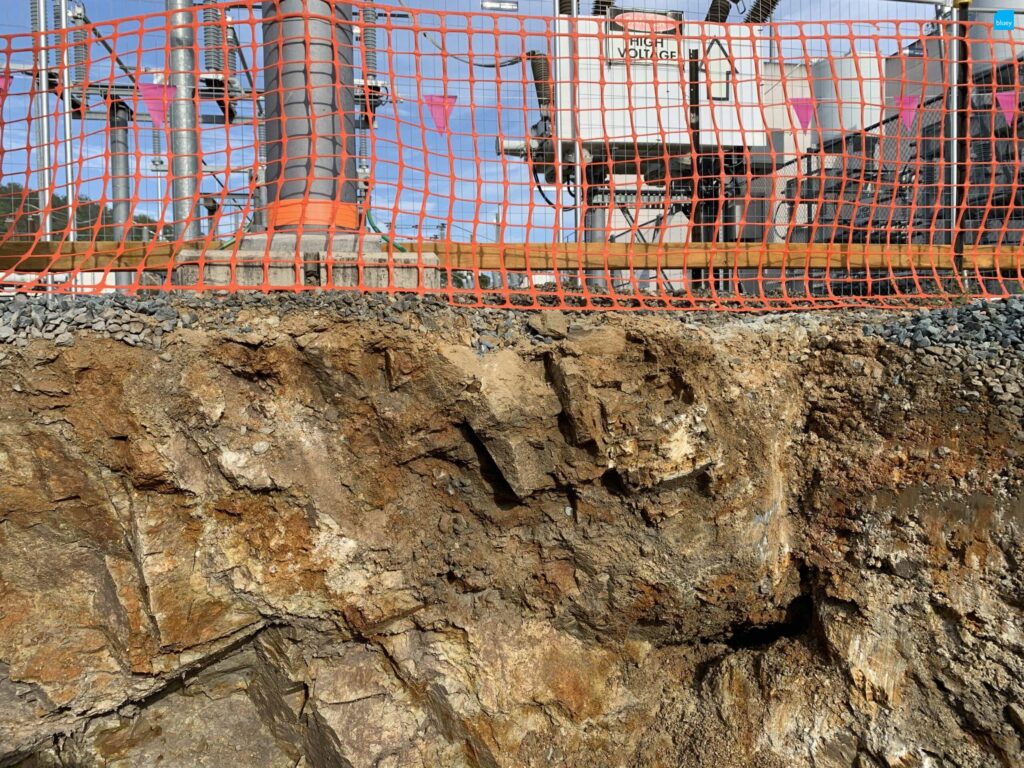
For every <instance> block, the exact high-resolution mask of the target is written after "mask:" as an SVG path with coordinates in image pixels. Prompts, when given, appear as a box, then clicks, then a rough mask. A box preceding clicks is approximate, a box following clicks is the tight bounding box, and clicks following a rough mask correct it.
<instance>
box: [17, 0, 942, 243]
mask: <svg viewBox="0 0 1024 768" xmlns="http://www.w3.org/2000/svg"><path fill="white" fill-rule="evenodd" d="M747 2H748V3H749V2H752V0H747ZM48 4H49V2H48ZM408 4H409V5H410V6H413V7H416V8H421V9H424V11H426V12H427V13H426V15H424V16H422V17H421V24H422V25H424V26H431V25H436V24H437V23H438V21H439V19H438V17H436V16H434V15H433V14H430V13H429V11H430V10H433V9H437V8H439V7H443V8H444V9H445V11H446V12H448V13H456V14H458V13H460V12H467V13H468V12H479V2H478V1H474V0H445V2H443V3H440V2H437V0H419V1H418V2H417V0H409V2H408ZM623 4H624V5H625V4H626V3H623ZM628 5H629V6H630V7H633V8H636V7H644V8H647V9H651V10H665V9H675V10H682V11H683V12H684V14H685V15H686V16H687V17H689V18H694V17H703V13H704V10H705V6H706V3H705V2H696V1H695V0H684V2H681V3H678V2H672V3H670V2H662V1H661V0H637V1H636V2H633V3H629V4H628ZM5 6H6V7H5V11H7V13H6V14H4V17H3V20H2V21H0V35H15V34H19V33H25V32H27V31H28V29H29V19H28V2H27V0H7V3H5ZM551 6H552V3H551V2H548V1H543V2H542V1H541V0H520V13H521V14H522V16H533V15H535V16H545V15H547V14H549V13H550V9H551ZM391 7H394V8H395V9H396V10H401V9H400V8H399V7H398V6H397V4H395V5H393V6H391ZM86 8H87V12H88V14H89V16H90V18H91V20H93V21H94V22H101V21H106V20H113V19H117V18H123V17H125V16H134V15H139V14H148V13H160V12H162V11H163V9H164V2H163V0H88V2H87V3H86ZM930 14H931V8H930V7H928V6H914V5H907V4H900V3H894V2H881V1H879V0H837V1H836V2H829V3H824V2H820V0H783V2H782V4H781V5H780V7H779V9H778V11H777V13H776V19H777V20H780V21H781V20H801V19H804V20H805V19H810V18H813V19H824V18H831V19H837V18H845V19H868V20H870V19H880V18H928V17H929V15H930ZM466 19H467V17H465V16H454V17H452V16H449V17H447V19H446V25H449V26H452V27H459V26H463V27H464V26H465V25H466V24H467V21H466ZM403 23H404V22H401V21H398V20H396V21H395V25H396V28H395V30H394V31H392V32H391V38H390V47H391V50H392V51H394V52H396V53H398V54H400V53H401V52H403V51H405V52H408V51H412V50H415V49H417V48H418V49H419V50H420V51H421V52H422V54H421V62H420V71H419V73H418V77H417V76H415V75H416V73H414V72H413V69H412V63H411V62H412V59H411V57H402V56H400V55H398V56H396V57H395V58H394V59H390V61H391V62H392V64H393V66H392V67H391V72H390V77H388V76H384V77H385V78H386V79H388V80H389V81H390V82H391V84H392V85H393V86H394V88H395V90H396V91H397V96H398V97H400V98H401V99H403V100H400V101H397V102H396V103H394V104H391V105H389V106H386V107H385V108H383V109H382V110H381V111H380V112H379V113H378V124H377V129H376V131H375V133H374V142H375V151H374V155H375V157H376V158H377V165H376V167H375V169H374V174H373V178H374V182H375V192H374V198H373V206H374V210H375V212H376V216H377V218H378V219H379V220H381V222H382V223H386V224H388V225H389V226H391V227H393V228H394V230H395V232H396V234H398V235H399V236H414V235H416V233H417V230H418V229H419V223H420V222H421V221H422V222H423V226H422V233H423V234H424V235H425V236H429V235H430V234H432V233H433V232H434V231H435V228H436V226H437V225H438V224H440V223H441V222H444V221H447V220H449V219H451V220H452V223H451V226H452V230H451V237H452V239H455V240H472V239H476V240H480V241H488V240H492V239H493V238H494V234H493V225H492V224H491V223H490V222H492V221H493V219H494V217H495V214H498V215H499V216H500V217H502V218H503V220H504V222H505V227H506V230H505V233H504V236H505V239H506V240H508V241H516V240H522V239H525V238H526V237H528V236H529V237H530V239H551V238H552V237H559V238H561V237H562V234H561V233H555V232H553V224H554V215H553V213H552V211H551V209H550V208H548V207H547V206H546V205H544V204H543V202H542V201H541V200H540V198H539V197H538V195H537V194H536V193H535V191H534V189H533V186H532V179H531V178H530V177H529V174H528V172H527V168H526V166H525V164H524V163H522V162H520V161H517V160H514V159H502V158H500V157H499V156H497V155H496V153H495V151H494V145H495V139H496V138H498V137H506V138H521V137H522V136H523V135H524V132H525V130H526V129H527V128H528V127H529V125H530V124H532V123H533V122H535V121H536V120H537V119H538V118H539V112H538V111H537V106H536V102H535V100H534V97H533V91H532V87H530V86H529V83H528V80H529V76H528V74H525V73H524V71H523V69H522V68H521V67H512V68H508V69H505V70H502V73H501V82H499V81H498V80H497V79H496V78H495V75H494V73H493V71H492V70H486V69H481V68H476V67H474V68H470V67H468V66H467V65H465V64H462V63H460V62H458V61H455V60H452V59H449V60H448V61H447V62H446V63H445V64H444V65H442V60H441V59H442V57H441V56H440V55H438V52H437V51H436V50H434V49H433V48H432V46H431V45H430V44H429V43H428V42H426V41H424V40H423V38H422V37H419V38H418V39H417V37H416V36H415V35H413V34H412V33H411V32H409V31H402V30H401V29H399V27H400V26H401V25H402V24H403ZM472 26H473V27H474V29H476V30H478V31H477V32H475V33H474V34H473V35H472V36H471V37H472V46H473V49H474V51H475V53H476V54H477V55H480V56H483V57H485V58H489V59H490V60H493V52H494V47H495V40H499V36H498V35H497V34H495V33H491V32H489V31H488V32H485V31H483V30H484V29H489V28H496V29H497V30H499V31H504V32H505V35H503V36H501V37H500V41H499V42H498V43H497V45H498V48H499V49H500V51H501V52H502V54H519V53H521V52H522V51H523V50H529V49H530V48H534V47H543V46H544V38H542V37H541V38H531V37H529V35H528V34H527V33H528V32H530V31H534V30H540V29H543V28H544V26H545V22H543V21H541V20H535V21H524V20H523V19H522V18H521V17H515V16H506V17H502V18H501V19H500V20H499V21H498V22H497V27H492V23H491V22H489V21H488V20H486V19H475V20H474V23H473V25H472ZM252 28H256V25H252ZM239 29H240V30H241V34H242V42H243V45H245V44H246V43H247V42H249V40H250V39H251V38H249V36H248V34H247V33H246V31H245V30H246V29H247V27H245V26H244V25H242V26H240V27H239ZM860 29H861V28H858V27H854V28H853V31H854V34H856V33H857V32H858V31H859V30H860ZM862 29H863V33H867V32H869V31H870V28H869V27H867V26H865V27H863V28H862ZM131 39H132V38H128V39H127V40H129V41H130V40H131ZM134 40H135V45H138V41H139V38H138V37H135V38H134ZM469 44H470V36H468V35H466V34H459V33H454V34H450V35H447V36H446V45H447V46H448V49H449V51H450V52H458V53H462V52H464V51H465V50H466V48H467V46H468V45H469ZM142 45H143V46H144V47H146V48H156V49H158V48H159V46H160V42H159V39H157V40H156V42H154V41H153V38H152V37H147V38H145V39H144V42H143V43H142ZM22 46H23V47H24V41H22ZM129 53H130V52H129ZM159 54H160V52H159V50H155V51H150V52H148V53H146V54H145V55H143V56H141V60H142V64H144V65H148V66H153V67H155V68H159V66H160V60H161V56H160V55H159ZM93 55H94V56H99V52H98V50H96V51H95V52H94V54H93ZM12 58H13V59H14V60H16V61H17V60H22V61H24V60H26V56H25V55H20V56H19V55H15V56H13V57H12ZM380 60H381V64H380V68H381V70H385V69H387V68H388V62H389V57H388V56H387V55H386V54H385V53H383V52H382V54H381V59H380ZM250 63H251V61H250ZM442 66H443V67H444V68H445V69H446V70H447V79H448V83H447V86H445V85H444V84H443V83H442V80H441V76H442ZM107 67H108V69H110V67H109V64H108V65H107ZM21 80H22V81H27V79H26V78H21ZM26 89H27V84H26V83H25V82H23V83H22V85H21V86H20V90H21V91H22V92H24V90H26ZM18 91H19V86H18V85H16V86H15V87H14V89H13V93H14V94H15V95H12V96H11V97H10V98H8V100H7V103H6V104H5V107H4V117H5V121H6V123H7V125H6V126H5V135H4V137H3V141H4V147H5V150H6V154H5V158H4V162H3V170H4V174H5V176H7V177H8V178H9V179H10V178H11V177H12V174H14V175H15V177H16V178H14V179H13V180H19V181H24V180H25V164H26V154H25V151H24V148H25V146H26V143H27V140H28V133H27V130H26V128H27V124H26V123H25V118H24V115H25V112H26V110H27V100H26V99H24V98H19V97H18V96H17V95H16V94H17V93H18ZM431 93H436V94H441V93H446V94H448V95H454V96H456V97H457V98H458V102H457V104H456V107H455V109H454V111H453V113H452V118H451V123H450V131H449V133H447V134H444V133H442V132H440V131H438V130H437V129H436V127H435V126H434V125H433V122H432V120H431V119H430V117H429V116H428V115H427V114H425V110H424V108H423V105H422V98H423V96H424V95H426V94H431ZM214 111H215V110H214ZM75 130H76V133H77V134H78V143H79V145H80V147H81V149H80V150H78V151H77V156H79V157H80V158H85V160H84V161H83V164H82V168H83V171H82V173H83V175H84V176H85V177H86V179H87V180H86V181H85V182H84V183H83V184H82V190H83V192H84V193H85V194H88V195H89V196H90V197H92V198H93V199H103V194H104V188H105V185H104V181H103V171H104V168H103V163H102V155H103V152H104V142H105V139H104V126H103V125H102V123H95V122H92V123H90V122H86V123H85V124H84V127H83V126H81V125H80V124H79V123H78V122H77V121H76V128H75ZM132 141H133V145H134V146H133V149H134V150H135V153H136V156H137V157H138V158H139V160H140V161H141V162H139V163H138V167H136V168H133V170H134V171H135V172H136V174H137V178H138V184H139V186H138V190H139V193H138V194H139V197H141V198H143V199H145V200H146V202H144V203H143V204H142V205H140V208H139V210H138V211H137V212H142V213H147V214H149V215H151V216H156V217H159V215H160V207H161V206H160V203H159V201H160V200H161V199H162V198H163V197H164V195H165V190H164V188H163V185H164V180H163V179H162V178H160V177H159V176H157V175H155V174H153V173H151V172H150V166H149V157H148V156H149V155H151V154H152V153H153V151H154V146H153V139H152V131H151V130H150V127H149V126H148V124H144V123H142V122H140V123H137V124H136V125H135V126H134V128H133V131H132ZM251 142H252V136H251V130H250V131H246V130H244V129H233V130H231V131H225V130H224V129H223V128H213V129H208V130H206V131H204V138H203V150H204V153H205V155H206V159H207V162H208V163H210V164H211V165H216V164H221V163H224V162H225V160H226V158H227V157H228V156H229V153H228V152H226V151H225V149H226V147H228V146H229V145H230V146H231V147H232V148H233V149H232V151H231V152H230V157H231V159H232V164H233V165H252V164H253V162H254V159H253V156H252V152H251V151H249V149H248V148H249V147H250V146H251ZM19 148H20V150H21V151H19ZM219 179H220V182H225V183H226V185H227V187H228V188H231V189H238V190H244V189H246V188H247V187H248V184H249V182H248V178H247V176H246V175H244V174H234V175H230V176H220V177H219ZM61 181H62V178H60V177H59V178H58V183H60V182H61ZM220 189H221V187H220V184H219V182H218V181H217V178H215V177H213V176H212V175H211V176H208V177H206V178H204V180H203V185H202V190H203V191H204V192H206V193H209V194H212V195H218V194H219V193H220ZM549 194H553V193H552V192H551V191H549ZM564 202H565V203H566V204H571V200H569V198H564ZM241 221H242V216H241V215H240V214H239V215H235V216H227V217H225V218H224V219H223V221H222V223H221V229H222V231H224V232H225V233H227V232H228V231H230V230H232V229H235V228H237V227H238V226H239V224H240V223H241ZM562 223H563V225H565V224H568V219H566V221H563V222H562Z"/></svg>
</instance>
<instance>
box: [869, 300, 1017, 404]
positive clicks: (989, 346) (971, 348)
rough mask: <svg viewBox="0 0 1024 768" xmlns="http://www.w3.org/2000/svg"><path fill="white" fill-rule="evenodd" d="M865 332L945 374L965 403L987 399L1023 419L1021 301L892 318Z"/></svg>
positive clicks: (979, 304)
mask: <svg viewBox="0 0 1024 768" xmlns="http://www.w3.org/2000/svg"><path fill="white" fill-rule="evenodd" d="M863 330H864V334H865V335H868V336H872V335H875V336H880V337H881V338H883V339H885V340H886V341H888V342H891V343H893V344H897V345H899V346H901V347H904V348H906V349H909V350H911V351H913V352H914V353H915V354H916V355H919V356H921V358H922V362H923V363H924V364H925V365H929V366H937V367H939V368H942V369H944V371H945V372H948V374H949V382H950V386H952V387H956V388H957V389H959V390H960V394H961V395H962V396H963V397H964V398H965V399H967V400H980V399H981V398H982V396H983V395H985V394H987V395H988V396H989V397H990V398H992V399H993V400H995V401H997V402H1000V403H1006V404H1008V408H1007V410H1008V411H1009V412H1010V413H1012V414H1013V415H1014V416H1017V417H1022V416H1024V405H1022V403H1024V400H1022V399H1021V392H1022V386H1024V299H1022V298H1020V297H1012V298H1009V299H1005V300H1001V301H976V302H972V303H970V304H963V305H960V306H954V307H946V308H943V309H935V310H931V311H927V312H914V313H908V314H904V315H896V316H892V317H889V318H887V319H886V320H885V321H884V322H881V323H877V324H868V325H865V326H864V329H863ZM957 374H959V375H957Z"/></svg>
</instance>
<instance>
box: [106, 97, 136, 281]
mask: <svg viewBox="0 0 1024 768" xmlns="http://www.w3.org/2000/svg"><path fill="white" fill-rule="evenodd" d="M131 119H132V113H131V110H130V109H129V108H128V106H127V105H126V104H125V103H124V102H123V101H120V100H115V101H112V102H111V104H110V113H109V122H108V126H109V129H110V130H109V142H110V188H111V189H110V191H111V195H110V196H111V198H112V201H113V202H112V206H111V207H112V208H113V224H114V226H113V230H114V231H113V236H114V238H113V239H114V240H116V241H117V242H119V243H121V242H124V241H125V240H127V239H128V238H129V237H131V220H132V202H131V199H132V183H131V164H130V162H129V160H128V153H129V151H130V148H129V145H128V126H129V125H130V124H131ZM131 284H132V275H131V273H129V272H121V271H119V272H115V273H114V285H117V286H128V285H131Z"/></svg>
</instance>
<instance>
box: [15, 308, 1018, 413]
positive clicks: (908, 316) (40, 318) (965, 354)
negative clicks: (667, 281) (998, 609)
mask: <svg viewBox="0 0 1024 768" xmlns="http://www.w3.org/2000/svg"><path fill="white" fill-rule="evenodd" d="M309 311H314V312H321V313H323V314H325V315H327V316H328V317H334V318H338V319H367V320H376V321H379V322H383V323H393V324H395V325H398V326H401V327H404V328H407V329H412V328H416V329H424V330H428V331H438V330H440V331H443V332H450V333H455V334H456V335H458V336H460V337H461V338H462V339H463V340H464V341H465V342H466V343H470V344H472V345H474V346H475V347H476V348H477V349H478V351H480V352H482V353H486V352H489V351H491V350H494V349H497V348H501V347H506V346H510V345H512V344H515V343H519V342H521V341H522V340H523V339H524V338H525V339H530V340H533V341H534V342H536V343H550V342H552V341H555V340H558V339H560V338H563V337H564V336H565V334H566V333H567V331H568V327H569V325H570V324H572V323H576V322H580V321H581V320H582V319H583V318H586V320H587V322H590V323H593V322H596V321H597V320H598V318H600V317H601V315H600V314H592V313H578V312H561V311H543V312H527V311H521V310H507V309H487V308H470V307H458V306H452V305H451V304H449V303H448V302H447V301H446V300H445V298H444V297H441V296H438V297H418V296H413V295H410V296H402V295H397V296H390V295H387V294H366V295H360V294H356V293H347V292H331V293H301V294H288V293H281V294H271V295H269V296H265V295H262V294H220V295H218V294H214V295H209V296H197V295H195V294H170V295H166V294H158V295H153V296H151V297H129V296H124V295H122V294H106V295H102V296H81V297H76V296H27V295H18V296H15V297H13V298H11V299H6V300H0V344H13V345H16V346H24V345H26V344H28V343H29V342H30V341H32V340H34V339H45V340H50V341H53V342H54V343H55V344H56V345H58V346H70V345H72V344H74V343H75V338H76V336H77V335H78V334H79V333H86V334H88V335H92V336H98V337H102V338H110V339H115V340H117V341H122V342H124V343H125V344H130V345H132V346H141V347H147V348H152V349H156V350H160V349H161V347H162V345H163V341H164V337H165V336H166V335H167V334H169V333H172V332H173V331H176V330H179V329H182V328H192V327H199V326H201V327H204V328H210V329H213V330H230V331H237V332H240V333H247V332H250V331H252V330H253V329H252V328H251V327H249V326H248V325H247V323H248V322H249V321H250V320H251V318H252V317H254V316H256V315H259V314H274V315H279V316H286V315H288V314H289V313H291V312H309ZM630 314H631V315H633V316H635V315H637V314H655V315H658V316H660V317H663V318H665V317H672V318H674V319H677V320H678V321H679V322H680V323H681V324H685V325H693V326H705V327H706V326H707V325H718V324H722V323H725V322H739V323H752V324H756V323H796V324H799V325H802V326H804V327H808V328H820V327H822V326H827V325H829V324H830V323H834V322H836V320H837V318H841V319H842V322H843V323H845V324H860V323H864V325H863V332H864V334H865V335H867V336H878V337H881V338H882V339H884V340H885V341H887V342H890V343H893V344H896V345H898V346H900V347H904V348H906V349H909V350H911V351H913V352H915V353H917V354H921V355H923V356H924V357H925V359H926V360H925V362H926V363H928V364H933V365H942V366H944V367H948V368H959V369H961V370H964V371H965V372H971V371H973V370H974V369H976V368H978V366H982V367H984V366H987V367H989V368H994V369H996V370H997V371H998V370H999V368H1000V367H1003V368H1005V369H1006V370H1010V369H1011V368H1013V369H1014V370H1017V369H1019V368H1020V363H1021V361H1022V360H1024V298H1018V297H1014V298H1010V299H1007V300H1004V301H989V302H974V303H971V304H964V305H962V306H956V307H948V308H943V309H936V310H930V311H918V312H911V313H903V314H891V313H885V312H871V311H848V312H842V313H841V314H837V313H833V312H828V313H800V314H778V315H730V314H728V313H723V312H692V313H666V312H660V311H650V312H646V311H641V312H631V313H630ZM1008 383H1010V384H1011V386H1010V388H1009V390H1008V391H1007V389H1006V387H1004V388H1003V389H1004V392H1006V393H1007V394H1010V395H1015V394H1017V391H1014V390H1015V387H1014V382H1008Z"/></svg>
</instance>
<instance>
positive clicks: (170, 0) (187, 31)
mask: <svg viewBox="0 0 1024 768" xmlns="http://www.w3.org/2000/svg"><path fill="white" fill-rule="evenodd" d="M167 10H168V11H172V13H171V18H170V23H171V30H170V50H171V55H170V62H169V67H168V70H169V71H168V73H167V74H168V77H167V83H168V85H171V86H173V87H174V88H175V92H174V93H173V94H172V96H171V103H170V105H169V109H168V115H167V123H168V126H169V128H170V132H171V146H170V150H171V212H172V215H173V216H174V233H175V236H176V237H177V238H178V239H180V240H198V239H200V238H201V237H202V236H203V233H202V230H201V229H200V227H199V217H198V216H197V215H196V204H197V202H198V191H199V131H198V128H197V124H198V119H197V115H196V99H195V96H196V35H195V23H196V14H195V10H194V8H193V5H192V0H167Z"/></svg>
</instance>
